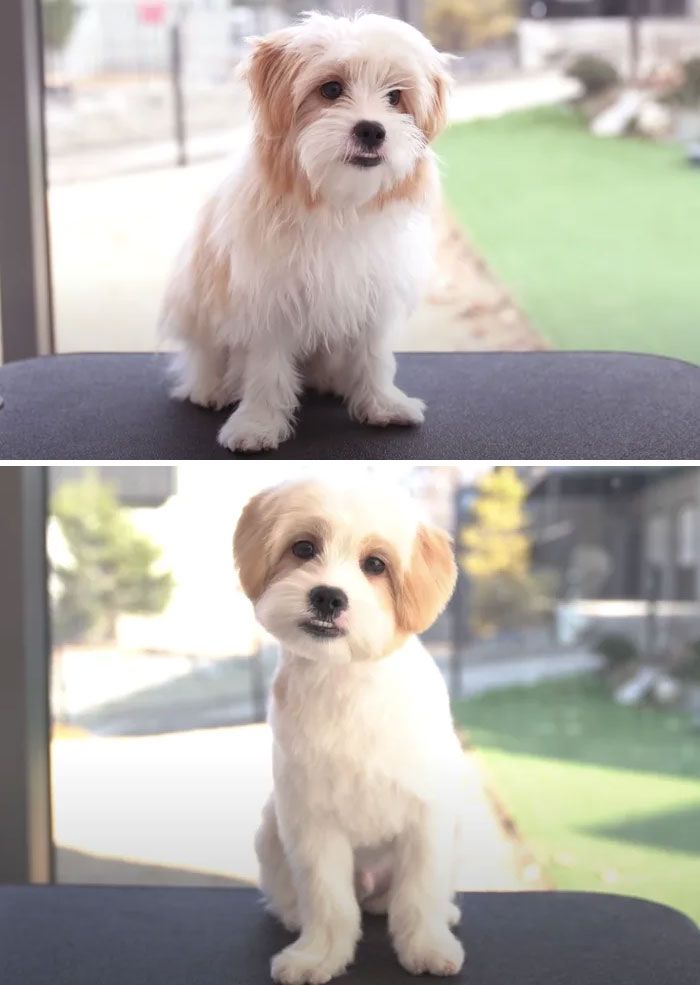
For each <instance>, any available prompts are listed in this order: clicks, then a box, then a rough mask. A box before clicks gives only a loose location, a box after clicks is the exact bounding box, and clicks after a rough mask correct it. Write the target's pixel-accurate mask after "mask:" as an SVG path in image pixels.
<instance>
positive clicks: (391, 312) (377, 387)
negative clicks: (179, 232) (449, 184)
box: [160, 13, 449, 451]
mask: <svg viewBox="0 0 700 985" xmlns="http://www.w3.org/2000/svg"><path fill="white" fill-rule="evenodd" d="M445 58H446V56H443V55H440V54H438V52H437V51H436V50H435V49H434V48H433V46H432V45H431V44H430V42H429V41H428V40H427V39H426V38H425V37H423V35H422V34H420V32H418V31H417V30H415V28H413V27H410V26H409V25H408V24H405V23H404V22H402V21H398V20H393V19H392V18H389V17H382V16H379V15H375V14H365V15H362V16H358V17H355V18H353V19H348V18H343V17H331V16H329V15H326V14H318V13H313V14H309V15H307V16H306V17H305V18H304V19H303V20H302V21H301V22H300V23H298V24H296V25H294V26H292V27H289V28H285V29H283V30H280V31H277V32H276V33H274V34H270V35H268V36H266V37H263V38H259V39H257V40H254V41H253V47H252V52H251V54H250V57H249V59H248V61H247V63H246V65H245V69H244V73H245V77H246V78H247V80H248V84H249V86H250V90H251V95H252V107H253V135H252V140H251V142H250V145H249V146H248V147H247V148H246V149H245V152H244V153H243V154H242V156H241V158H240V160H239V162H238V164H237V166H236V168H235V170H234V171H233V173H232V174H231V175H230V176H229V177H228V179H227V180H226V181H225V182H224V183H223V185H222V186H221V187H220V188H219V189H218V191H217V192H216V193H215V194H214V196H213V197H212V198H211V199H210V200H209V201H208V202H207V204H206V205H205V207H204V209H203V210H202V212H201V215H200V217H199V221H198V223H197V225H196V228H195V230H194V232H193V234H192V236H191V238H190V239H189V241H188V242H187V244H186V245H185V248H184V250H183V251H182V253H181V255H180V257H179V260H178V262H177V264H176V268H175V271H174V273H173V276H172V278H171V281H170V284H169V286H168V288H167V291H166V295H165V299H164V303H163V308H162V312H161V318H160V323H161V332H162V333H163V334H164V335H165V336H166V337H169V338H174V339H176V340H178V341H179V343H180V347H181V350H182V351H181V353H180V357H179V360H178V364H177V366H176V372H177V377H178V378H177V383H176V386H175V389H174V391H173V393H174V395H175V396H177V397H179V398H181V399H189V400H192V401H194V403H197V404H202V405H205V406H213V407H218V408H221V407H225V406H227V405H229V404H232V403H234V402H236V401H240V405H239V407H238V409H237V410H236V411H235V412H234V413H233V414H232V416H231V417H230V418H229V419H228V420H227V422H226V423H225V424H224V426H223V428H222V429H221V431H220V433H219V441H220V443H221V444H222V445H224V446H225V447H228V448H230V449H232V450H240V451H255V450H259V449H265V448H275V447H277V446H278V445H279V443H280V442H282V441H284V440H286V439H287V438H289V437H290V436H291V434H292V432H293V427H294V417H295V413H296V411H297V407H298V403H299V394H300V391H301V389H302V387H303V385H304V384H307V385H310V386H312V387H314V388H316V389H317V390H320V391H322V392H332V393H335V394H337V395H338V396H340V397H342V398H343V400H344V401H345V402H346V404H347V406H348V409H349V411H350V413H351V414H352V416H353V417H354V418H356V419H357V420H359V421H364V422H366V423H368V424H375V425H387V424H392V423H393V424H418V423H420V422H421V421H422V419H423V409H424V408H423V404H422V402H421V401H420V400H417V399H412V398H410V397H407V396H406V395H405V394H404V393H403V392H402V391H401V390H399V389H398V388H397V387H396V386H395V385H394V374H395V369H396V367H395V360H394V355H393V345H392V339H393V337H394V335H395V333H396V331H397V330H398V329H400V328H401V326H402V324H403V323H404V322H405V320H406V318H407V316H408V314H409V313H410V312H411V310H412V309H413V307H414V306H415V304H416V302H417V300H418V298H419V296H420V294H421V292H422V289H423V287H424V284H425V280H426V277H427V275H428V274H429V271H430V267H431V258H432V249H433V246H432V239H433V230H432V219H433V213H434V211H435V206H436V203H437V199H438V195H439V183H438V177H437V170H436V165H435V162H434V159H433V154H432V151H431V150H430V147H429V144H430V142H431V141H432V139H433V138H434V137H435V136H436V134H437V133H438V132H439V131H440V130H441V129H442V127H443V125H444V123H445V115H446V95H447V89H448V82H449V77H448V75H447V73H446V71H445V67H444V62H445Z"/></svg>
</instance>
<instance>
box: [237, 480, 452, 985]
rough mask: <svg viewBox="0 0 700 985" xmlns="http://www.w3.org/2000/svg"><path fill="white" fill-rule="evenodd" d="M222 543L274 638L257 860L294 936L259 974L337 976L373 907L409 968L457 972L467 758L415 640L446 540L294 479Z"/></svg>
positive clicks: (434, 605)
mask: <svg viewBox="0 0 700 985" xmlns="http://www.w3.org/2000/svg"><path fill="white" fill-rule="evenodd" d="M234 548H235V557H236V561H237V564H238V568H239V572H240V579H241V584H242V586H243V588H244V590H245V592H246V594H247V595H248V596H249V598H250V599H251V600H252V601H253V602H254V604H255V612H256V616H257V618H258V620H259V621H260V623H262V625H263V626H264V627H265V628H266V629H267V630H268V631H269V632H270V633H272V634H273V635H274V636H275V637H276V638H277V639H278V640H279V642H280V644H281V658H280V663H279V666H278V668H277V672H276V675H275V679H274V683H273V686H272V695H271V704H270V715H269V717H270V724H271V726H272V730H273V736H274V752H273V772H274V793H273V795H272V797H271V798H270V800H269V801H268V803H267V805H266V807H265V810H264V813H263V821H262V825H261V827H260V829H259V831H258V834H257V837H256V851H257V854H258V859H259V863H260V876H261V886H262V889H263V892H264V893H265V895H266V897H267V905H268V908H269V910H270V911H271V912H272V913H274V914H275V915H276V916H277V917H278V918H279V919H280V920H281V921H282V922H283V923H284V925H285V926H286V927H287V928H288V929H289V930H293V931H300V932H301V933H300V936H299V938H298V940H297V941H296V942H295V943H293V944H291V945H290V946H289V947H286V948H285V949H284V950H283V951H281V952H280V953H279V954H278V955H276V957H275V958H274V959H273V961H272V976H273V978H275V979H276V980H277V981H279V982H283V983H287V985H301V983H305V982H309V983H321V982H327V981H328V980H329V979H330V978H332V977H333V976H335V975H339V974H341V973H342V972H343V970H344V969H345V968H346V966H347V965H348V964H349V963H350V962H351V961H352V960H353V955H354V952H355V945H356V943H357V940H358V938H359V936H360V909H361V907H362V908H364V909H365V910H368V911H370V912H372V913H387V912H388V917H389V930H390V932H391V935H392V938H393V942H394V946H395V948H396V952H397V954H398V958H399V960H400V962H401V964H402V965H403V966H404V968H406V969H407V970H408V971H410V972H413V973H415V974H420V973H421V972H430V973H432V974H435V975H452V974H455V973H457V972H458V971H459V969H460V968H461V966H462V962H463V959H464V952H463V950H462V946H461V944H460V943H459V941H458V940H457V938H456V937H455V936H454V935H453V934H452V932H451V931H450V929H449V928H450V925H451V924H454V923H456V922H457V921H458V920H459V910H458V908H457V907H456V905H455V904H454V902H453V896H454V891H455V884H454V880H455V863H456V851H457V839H458V834H459V829H460V826H461V805H462V802H463V798H464V792H465V787H464V773H463V769H464V759H463V754H462V751H461V749H460V744H459V740H458V739H457V736H456V735H455V731H454V728H453V725H452V719H451V716H450V708H449V701H448V695H447V690H446V688H445V684H444V682H443V679H442V677H441V675H440V672H439V670H438V668H437V666H436V665H435V663H434V662H433V660H432V658H431V657H430V656H429V654H428V653H427V651H426V650H425V649H424V648H423V646H422V645H421V643H420V641H419V640H418V639H417V637H416V634H417V633H420V632H422V631H423V630H425V629H426V628H427V627H428V626H430V624H431V623H432V622H433V621H434V620H435V618H436V616H437V615H438V614H439V612H440V611H441V610H442V608H443V607H444V606H445V604H446V603H447V601H448V600H449V598H450V596H451V594H452V591H453V588H454V584H455V577H456V568H455V562H454V558H453V554H452V549H451V545H450V541H449V538H448V537H447V535H446V534H445V533H443V532H442V531H441V530H438V529H436V528H434V527H432V526H430V525H428V524H426V523H424V522H421V521H420V519H419V518H418V517H417V515H416V511H415V509H414V508H413V507H412V505H411V504H410V502H408V501H406V502H404V501H403V499H402V498H401V496H400V495H399V494H398V493H396V492H394V493H393V494H388V493H387V492H386V491H381V490H379V491H377V490H374V491H370V490H368V489H362V490H348V489H345V490H342V489H336V488H334V487H332V486H326V485H323V484H319V483H315V482H309V481H306V482H299V483H296V484H290V485H283V486H279V487H277V488H275V489H272V490H270V491H267V492H264V493H261V494H260V495H258V496H256V497H255V498H254V499H252V500H251V501H250V503H248V505H247V506H246V508H245V509H244V511H243V514H242V516H241V519H240V521H239V523H238V527H237V529H236V534H235V544H234Z"/></svg>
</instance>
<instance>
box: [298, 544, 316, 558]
mask: <svg viewBox="0 0 700 985" xmlns="http://www.w3.org/2000/svg"><path fill="white" fill-rule="evenodd" d="M292 554H293V555H294V556H295V557H298V558H301V560H302V561H308V560H309V559H310V558H312V557H315V556H316V548H315V547H314V545H313V544H312V543H311V541H310V540H298V541H297V542H296V544H292Z"/></svg>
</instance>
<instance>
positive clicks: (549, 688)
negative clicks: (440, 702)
mask: <svg viewBox="0 0 700 985" xmlns="http://www.w3.org/2000/svg"><path fill="white" fill-rule="evenodd" d="M455 717H456V721H457V723H458V724H459V725H460V726H461V727H463V728H464V729H466V732H467V735H468V737H469V739H470V741H471V742H472V743H473V745H474V746H475V747H476V749H477V750H478V753H479V755H480V757H481V758H482V760H483V762H484V764H485V767H486V770H487V773H488V775H489V776H490V778H491V780H492V784H493V789H494V792H495V793H496V795H497V796H498V797H499V798H500V800H501V802H502V803H503V805H504V807H505V808H506V810H507V811H508V812H509V813H510V814H511V816H512V817H513V819H514V820H515V822H516V824H517V826H518V828H519V830H520V832H521V834H522V836H523V837H524V839H525V841H526V842H527V844H528V846H529V848H530V849H531V850H532V852H533V853H534V855H535V856H536V858H537V859H538V861H539V863H540V864H541V865H542V868H543V871H544V873H545V875H546V877H547V878H548V880H549V881H550V882H551V884H552V885H554V886H555V887H556V888H557V889H579V890H598V891H601V892H614V893H626V894H629V895H633V896H641V897H644V898H646V899H650V900H655V901H657V902H660V903H666V904H668V905H669V906H674V907H676V908H677V909H680V910H682V911H683V912H685V913H687V914H688V915H689V916H690V917H692V918H693V919H694V920H695V921H697V922H700V888H699V887H700V735H698V733H697V732H695V731H693V729H692V727H691V725H690V723H689V722H688V721H687V720H686V719H684V718H683V717H681V716H679V715H677V714H676V713H674V712H672V711H659V710H653V709H631V708H621V707H618V706H617V705H615V704H614V703H613V702H612V700H611V699H610V697H609V696H608V694H607V693H606V691H605V689H604V686H603V684H602V683H601V682H600V680H599V679H597V678H580V679H575V680H568V681H556V682H547V683H544V684H540V685H537V686H534V687H531V688H514V689H510V690H507V691H499V692H493V693H490V694H486V695H483V696H481V697H478V698H474V699H472V700H469V701H462V702H459V703H457V704H456V706H455Z"/></svg>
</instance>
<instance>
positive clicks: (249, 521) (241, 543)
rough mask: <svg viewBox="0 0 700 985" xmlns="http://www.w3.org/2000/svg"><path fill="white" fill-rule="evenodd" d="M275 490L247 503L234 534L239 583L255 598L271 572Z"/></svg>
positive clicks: (234, 552) (259, 593)
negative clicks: (271, 532)
mask: <svg viewBox="0 0 700 985" xmlns="http://www.w3.org/2000/svg"><path fill="white" fill-rule="evenodd" d="M273 503H274V491H272V490H267V491H266V492H262V493H258V495H257V496H253V498H252V499H251V500H250V501H249V502H248V503H247V504H246V506H245V507H244V508H243V512H242V513H241V515H240V518H239V520H238V523H237V524H236V530H235V533H234V535H233V557H234V560H235V562H236V567H237V568H238V575H239V578H240V580H241V587H242V588H243V591H244V592H245V593H246V595H247V596H248V598H249V599H250V600H251V602H255V601H257V599H259V598H260V596H261V595H262V593H263V592H264V591H265V587H266V585H267V582H268V578H269V575H270V552H269V541H270V536H269V535H270V528H271V526H272V523H273V521H274V509H273Z"/></svg>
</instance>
